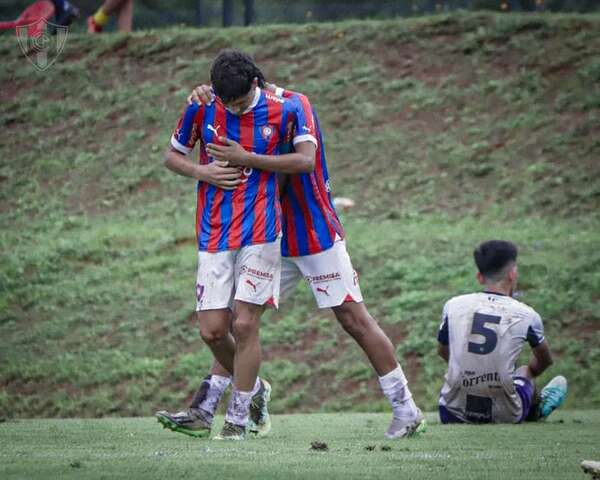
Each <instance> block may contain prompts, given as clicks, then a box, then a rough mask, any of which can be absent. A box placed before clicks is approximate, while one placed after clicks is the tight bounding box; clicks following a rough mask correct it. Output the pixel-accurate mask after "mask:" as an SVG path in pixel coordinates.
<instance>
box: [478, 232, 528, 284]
mask: <svg viewBox="0 0 600 480" xmlns="http://www.w3.org/2000/svg"><path fill="white" fill-rule="evenodd" d="M517 254H518V250H517V246H516V245H515V244H514V243H512V242H507V241H505V240H490V241H488V242H484V243H482V244H481V245H479V246H478V247H477V248H476V249H475V251H474V252H473V257H474V258H475V264H476V265H477V269H478V270H479V272H480V273H481V274H482V275H483V276H484V277H487V278H491V279H495V277H497V276H498V274H499V273H501V272H502V271H503V270H504V268H505V267H506V266H507V265H508V264H509V263H511V262H516V261H517Z"/></svg>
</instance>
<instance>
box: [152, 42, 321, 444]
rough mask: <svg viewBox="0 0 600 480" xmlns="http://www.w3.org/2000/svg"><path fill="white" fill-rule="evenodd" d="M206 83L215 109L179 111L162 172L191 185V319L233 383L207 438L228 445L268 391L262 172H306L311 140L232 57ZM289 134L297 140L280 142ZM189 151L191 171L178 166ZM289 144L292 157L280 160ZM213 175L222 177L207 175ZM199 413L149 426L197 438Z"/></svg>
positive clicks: (244, 59)
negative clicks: (190, 432)
mask: <svg viewBox="0 0 600 480" xmlns="http://www.w3.org/2000/svg"><path fill="white" fill-rule="evenodd" d="M211 81H212V83H213V85H214V88H215V93H216V94H217V99H216V101H215V102H213V103H212V104H211V105H198V104H193V105H189V106H188V107H187V108H186V110H185V111H184V113H183V115H182V117H181V119H180V121H179V124H178V127H177V129H176V131H175V133H174V135H173V137H172V139H171V149H170V150H169V151H168V152H167V153H166V159H165V163H166V166H167V167H168V168H169V169H171V170H173V171H174V172H176V173H179V174H181V175H184V176H187V177H192V178H195V179H197V180H198V187H197V197H198V200H197V205H198V207H197V216H196V233H197V241H198V250H199V252H198V275H197V284H196V297H197V298H196V299H197V306H196V309H197V312H198V313H197V316H198V320H199V323H200V333H201V336H202V338H203V339H204V341H205V342H206V343H207V344H208V346H209V347H210V348H211V350H212V352H213V354H214V356H215V357H216V358H217V359H218V360H219V362H220V363H221V364H222V365H223V366H224V367H225V368H226V369H227V371H228V372H233V373H234V376H233V386H234V388H233V392H232V394H231V399H230V402H229V405H228V408H227V414H226V416H225V425H224V426H223V430H222V432H221V434H220V435H219V436H218V437H217V438H221V439H235V440H238V439H243V438H244V437H245V434H246V424H247V423H248V417H249V414H250V404H251V402H252V399H253V397H254V398H255V397H256V396H263V397H267V396H268V390H269V387H268V384H266V382H262V381H261V380H260V379H259V378H258V377H257V375H258V371H259V368H260V358H261V349H260V339H259V325H260V317H261V315H262V313H263V311H264V308H265V306H266V305H272V306H274V307H277V303H278V299H279V277H280V273H281V249H280V225H281V219H280V206H279V198H278V196H277V183H276V182H277V175H276V174H275V173H271V172H272V171H273V170H276V171H280V172H283V173H301V172H310V171H312V170H313V168H314V157H315V151H316V144H317V140H316V138H315V137H314V136H313V135H311V133H310V132H313V131H314V126H313V125H312V123H311V122H312V118H306V117H304V116H303V110H302V108H300V107H299V105H298V104H297V103H296V102H294V101H292V100H285V99H282V98H280V97H276V96H275V95H273V94H271V93H268V92H266V91H264V90H263V89H262V88H260V87H261V86H262V85H263V81H264V79H263V76H262V73H261V72H260V70H258V68H257V67H256V65H254V63H253V62H252V60H251V59H250V57H248V56H247V55H245V54H243V53H242V52H238V51H235V50H224V51H223V52H221V53H220V54H219V55H218V56H217V58H216V59H215V60H214V62H213V65H212V68H211ZM291 127H294V129H293V130H292V128H291ZM292 132H307V133H303V134H300V133H298V134H297V135H295V136H294V137H293V138H290V134H291V133H292ZM197 142H198V143H200V162H199V164H197V163H192V162H190V161H189V160H187V159H186V155H187V154H189V153H190V152H191V151H192V149H193V148H194V145H195V144H196V143H197ZM290 142H291V143H293V145H294V147H295V152H294V153H288V154H283V155H280V153H281V151H282V150H281V149H282V147H283V146H284V145H288V143H290ZM219 167H222V168H223V169H224V170H222V171H220V172H221V174H222V175H220V174H218V173H216V170H218V168H219ZM231 167H237V168H231ZM231 314H233V319H232V320H231V319H230V315H231ZM205 401H206V402H207V404H208V403H210V402H211V401H212V399H211V397H208V398H206V399H205ZM203 406H206V405H204V404H203ZM209 410H210V408H209V407H206V408H201V409H200V408H198V409H196V410H195V411H193V412H184V413H183V415H178V416H175V417H174V416H171V415H169V414H168V412H164V414H162V415H161V413H163V412H159V420H160V421H161V422H163V423H164V424H165V425H166V426H169V427H171V426H172V425H175V426H177V425H178V423H176V422H178V421H181V422H183V423H186V424H187V425H188V426H190V427H191V428H193V429H194V430H195V431H196V433H197V434H199V435H200V434H204V435H206V434H208V433H209V432H210V427H211V424H212V415H211V414H210V412H209ZM186 415H187V416H186Z"/></svg>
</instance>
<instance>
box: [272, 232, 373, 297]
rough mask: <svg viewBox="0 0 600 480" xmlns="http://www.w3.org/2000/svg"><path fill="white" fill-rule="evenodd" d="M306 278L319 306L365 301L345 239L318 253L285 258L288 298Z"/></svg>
mask: <svg viewBox="0 0 600 480" xmlns="http://www.w3.org/2000/svg"><path fill="white" fill-rule="evenodd" d="M302 277H304V278H305V279H306V281H307V282H308V284H309V285H310V288H311V289H312V292H313V295H314V296H315V300H316V301H317V305H318V307H319V308H331V307H337V306H339V305H341V304H342V303H344V302H358V303H360V302H362V301H363V298H362V294H361V293H360V286H359V284H358V274H357V273H356V272H355V271H354V268H353V267H352V262H351V261H350V256H349V255H348V252H347V251H346V242H345V241H344V240H338V241H336V242H335V243H334V244H333V246H332V247H331V248H329V249H328V250H325V251H323V252H319V253H315V254H314V255H305V256H303V257H283V259H282V261H281V298H282V300H285V299H286V298H287V297H289V296H290V294H291V293H292V291H293V290H294V289H295V288H296V286H297V285H298V282H299V281H300V279H301V278H302Z"/></svg>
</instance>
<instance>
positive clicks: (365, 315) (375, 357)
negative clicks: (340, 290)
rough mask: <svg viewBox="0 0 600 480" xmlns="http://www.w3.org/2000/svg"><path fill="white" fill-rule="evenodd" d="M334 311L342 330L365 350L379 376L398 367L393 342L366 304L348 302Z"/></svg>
mask: <svg viewBox="0 0 600 480" xmlns="http://www.w3.org/2000/svg"><path fill="white" fill-rule="evenodd" d="M332 310H333V312H334V313H335V317H336V318H337V320H338V322H339V323H340V325H341V326H342V328H343V329H344V330H345V331H346V332H347V333H348V334H349V335H350V336H351V337H352V338H353V339H354V340H355V341H356V343H358V345H359V346H360V347H361V348H362V349H363V351H364V352H365V354H366V355H367V357H368V359H369V361H370V362H371V365H373V368H374V369H375V371H376V372H377V375H378V376H380V377H382V376H384V375H386V374H388V373H390V372H391V371H392V370H394V369H395V368H396V367H397V366H398V361H397V360H396V354H395V351H394V346H393V345H392V342H391V341H390V339H389V338H388V336H387V335H386V334H385V333H384V331H383V330H382V329H381V328H380V327H379V325H378V324H377V322H376V321H375V319H374V318H373V317H372V316H371V315H370V314H369V312H368V310H367V307H366V306H365V304H364V303H362V302H361V303H357V302H355V301H346V302H344V303H342V304H341V305H338V306H337V307H332Z"/></svg>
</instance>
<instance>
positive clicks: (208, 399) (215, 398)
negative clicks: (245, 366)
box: [192, 375, 231, 415]
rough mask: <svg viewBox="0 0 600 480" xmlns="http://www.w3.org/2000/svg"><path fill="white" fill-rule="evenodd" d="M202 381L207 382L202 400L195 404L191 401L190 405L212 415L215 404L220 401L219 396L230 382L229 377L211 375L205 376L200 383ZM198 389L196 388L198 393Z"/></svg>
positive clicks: (215, 409) (215, 408)
mask: <svg viewBox="0 0 600 480" xmlns="http://www.w3.org/2000/svg"><path fill="white" fill-rule="evenodd" d="M204 382H207V383H208V389H207V391H206V394H205V395H204V398H203V399H202V400H200V401H199V402H196V405H197V406H195V405H194V402H192V406H193V407H195V408H201V409H202V410H204V411H205V412H207V413H210V414H211V415H214V414H215V412H216V411H217V406H218V405H219V402H220V401H221V397H222V396H223V394H224V393H225V390H227V387H228V386H229V384H230V383H231V378H229V377H222V376H220V375H211V376H210V378H205V379H204V380H203V382H202V383H204ZM205 388H206V387H205ZM200 390H202V386H200ZM200 390H198V393H199V392H200Z"/></svg>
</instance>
